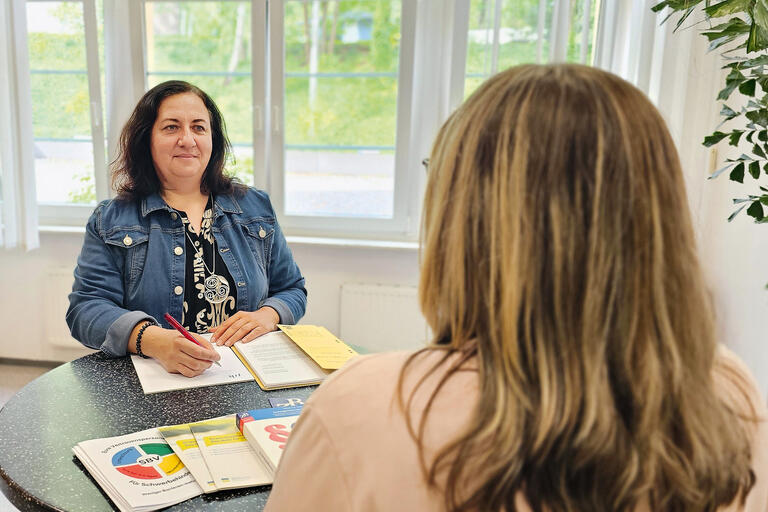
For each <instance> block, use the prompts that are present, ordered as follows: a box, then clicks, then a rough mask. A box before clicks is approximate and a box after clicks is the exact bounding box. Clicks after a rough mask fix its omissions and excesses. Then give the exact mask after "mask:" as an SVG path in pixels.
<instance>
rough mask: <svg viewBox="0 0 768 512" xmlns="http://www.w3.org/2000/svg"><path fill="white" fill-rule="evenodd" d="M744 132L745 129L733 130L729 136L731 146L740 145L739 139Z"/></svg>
mask: <svg viewBox="0 0 768 512" xmlns="http://www.w3.org/2000/svg"><path fill="white" fill-rule="evenodd" d="M743 133H744V130H733V131H732V132H731V136H730V137H729V138H728V144H729V145H731V146H738V145H739V139H741V135H742V134H743Z"/></svg>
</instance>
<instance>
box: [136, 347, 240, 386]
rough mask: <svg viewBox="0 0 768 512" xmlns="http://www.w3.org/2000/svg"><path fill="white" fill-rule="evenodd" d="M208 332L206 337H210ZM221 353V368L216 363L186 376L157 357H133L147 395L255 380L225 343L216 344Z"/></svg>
mask: <svg viewBox="0 0 768 512" xmlns="http://www.w3.org/2000/svg"><path fill="white" fill-rule="evenodd" d="M209 336H210V335H206V336H205V337H209ZM214 348H215V349H216V351H217V352H218V353H219V354H220V355H221V360H219V363H221V367H219V366H216V365H215V364H213V365H211V367H210V368H208V369H207V370H205V371H204V372H203V373H201V374H200V375H198V376H197V377H185V376H184V375H181V374H179V373H168V372H167V371H166V370H165V368H163V365H161V364H160V363H159V362H158V361H157V360H155V359H151V358H150V359H143V358H141V357H139V356H136V355H133V356H131V362H132V363H133V367H134V368H136V374H137V375H138V376H139V381H140V382H141V388H142V389H143V390H144V394H145V395H148V394H150V393H159V392H162V391H174V390H177V389H187V388H199V387H203V386H215V385H217V384H230V383H233V382H247V381H249V380H253V376H252V375H251V374H250V372H249V371H248V369H247V368H246V367H245V365H243V363H242V362H241V361H240V359H238V358H237V356H236V355H235V354H234V353H233V352H232V349H230V348H229V347H225V346H218V345H214Z"/></svg>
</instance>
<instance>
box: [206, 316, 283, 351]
mask: <svg viewBox="0 0 768 512" xmlns="http://www.w3.org/2000/svg"><path fill="white" fill-rule="evenodd" d="M279 321H280V315H278V314H277V311H275V310H274V309H272V308H270V307H269V306H264V307H263V308H259V309H257V310H256V311H238V312H237V313H235V314H234V315H232V316H231V317H229V318H227V319H226V320H225V321H224V322H222V323H221V325H218V326H217V327H211V328H210V329H208V330H209V331H211V332H212V333H213V336H211V343H215V344H216V345H226V346H227V347H231V346H232V345H233V344H234V343H235V342H236V341H242V342H243V343H248V342H249V341H252V340H254V339H256V338H258V337H259V336H261V335H262V334H266V333H268V332H271V331H275V330H277V323H278V322H279Z"/></svg>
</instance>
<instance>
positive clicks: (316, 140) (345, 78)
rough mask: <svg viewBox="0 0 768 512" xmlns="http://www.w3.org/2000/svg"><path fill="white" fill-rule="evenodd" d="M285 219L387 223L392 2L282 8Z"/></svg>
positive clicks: (394, 31)
mask: <svg viewBox="0 0 768 512" xmlns="http://www.w3.org/2000/svg"><path fill="white" fill-rule="evenodd" d="M284 9H285V10H284V15H285V18H284V30H285V35H284V37H285V42H284V44H285V70H286V72H285V91H284V95H285V96H284V101H285V123H284V124H285V160H284V161H285V174H284V178H285V181H284V184H285V188H284V190H285V197H284V200H285V213H286V214H288V215H305V216H347V217H368V218H391V217H392V214H393V199H394V169H395V158H394V148H395V133H396V122H397V115H396V113H397V92H398V90H397V82H398V74H397V69H398V59H399V54H400V16H401V2H400V1H399V0H391V1H388V0H357V1H351V0H350V1H336V0H309V1H300V0H291V1H287V2H285V7H284Z"/></svg>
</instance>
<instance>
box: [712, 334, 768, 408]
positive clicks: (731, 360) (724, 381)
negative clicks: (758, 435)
mask: <svg viewBox="0 0 768 512" xmlns="http://www.w3.org/2000/svg"><path fill="white" fill-rule="evenodd" d="M713 377H714V380H715V386H716V389H717V390H718V392H720V393H722V395H721V396H722V399H723V400H725V401H727V403H728V404H729V405H730V406H731V407H733V408H734V410H735V411H736V412H737V413H739V414H741V415H745V416H747V417H749V418H753V417H754V418H755V419H758V420H762V421H768V410H766V402H765V397H763V396H762V394H761V393H760V389H759V387H758V385H757V382H756V381H755V378H754V377H753V376H752V373H751V372H750V371H749V368H748V367H747V365H746V364H745V363H744V361H742V360H741V358H740V357H739V356H737V355H736V354H735V353H734V352H733V351H732V350H730V349H729V348H727V347H726V346H725V345H722V344H721V345H719V346H718V349H717V355H716V359H715V367H714V375H713Z"/></svg>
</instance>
